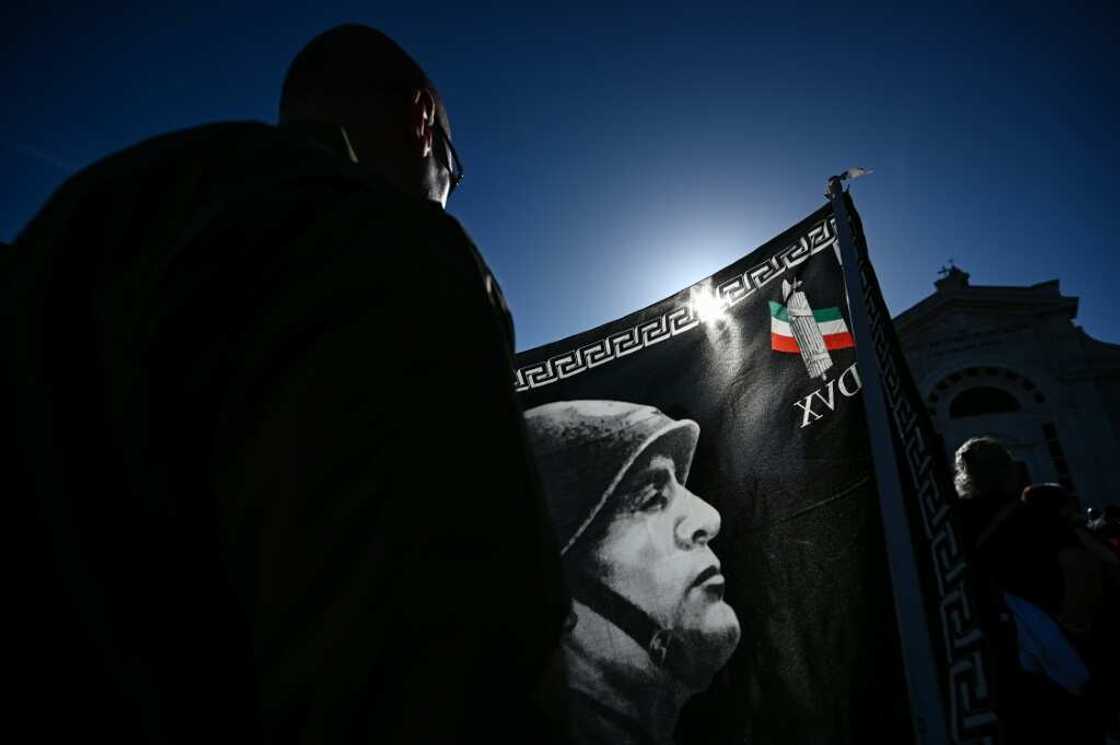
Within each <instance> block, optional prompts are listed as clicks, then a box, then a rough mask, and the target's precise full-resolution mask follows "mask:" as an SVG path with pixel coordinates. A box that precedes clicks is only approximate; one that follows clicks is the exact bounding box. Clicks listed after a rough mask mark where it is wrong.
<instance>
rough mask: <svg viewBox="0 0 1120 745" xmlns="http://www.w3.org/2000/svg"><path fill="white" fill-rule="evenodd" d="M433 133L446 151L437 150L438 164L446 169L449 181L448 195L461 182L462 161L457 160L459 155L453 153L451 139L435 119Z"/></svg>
mask: <svg viewBox="0 0 1120 745" xmlns="http://www.w3.org/2000/svg"><path fill="white" fill-rule="evenodd" d="M433 126H434V128H435V131H436V132H437V133H438V134H439V136H440V139H441V140H443V144H444V145H446V146H447V149H443V148H439V149H438V152H439V155H440V157H439V162H440V163H441V164H442V165H443V167H444V168H446V169H447V174H448V176H449V177H450V179H451V188H450V189H448V192H447V193H448V194H450V193H451V192H453V191H455V187H457V186H458V185H459V182H460V181H462V180H463V161H461V160H459V153H457V152H455V146H454V145H452V144H451V138H450V137H448V136H447V132H446V131H444V129H443V125H442V124H440V123H439V119H438V118H437V119H436V120H435V123H434V125H433Z"/></svg>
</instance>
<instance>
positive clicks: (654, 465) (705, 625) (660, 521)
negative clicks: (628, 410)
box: [590, 454, 739, 689]
mask: <svg viewBox="0 0 1120 745" xmlns="http://www.w3.org/2000/svg"><path fill="white" fill-rule="evenodd" d="M613 500H616V501H615V505H616V506H615V510H614V514H613V515H612V517H611V521H610V523H609V524H608V527H607V530H606V534H605V536H604V537H603V538H602V539H601V540H599V541H598V543H597V545H596V546H595V548H594V549H593V550H592V552H591V556H590V558H591V559H592V561H594V562H595V564H596V565H597V568H598V570H599V572H600V573H601V575H602V576H601V577H600V580H601V581H602V582H604V583H605V584H607V585H608V586H609V587H611V588H612V589H613V590H615V591H616V592H618V593H619V594H621V595H623V596H624V597H626V598H627V599H629V600H630V601H631V602H632V603H634V604H635V605H637V606H638V607H639V608H641V609H642V610H644V611H645V612H646V613H647V614H649V615H650V616H651V617H652V618H653V619H654V620H656V621H657V622H658V623H659V624H660V625H661V626H663V627H665V628H668V629H671V630H672V631H673V632H674V634H676V635H677V637H678V638H679V639H680V641H681V642H683V643H684V646H685V649H686V651H687V652H688V659H689V660H690V667H691V669H690V670H689V671H685V673H686V677H687V678H688V681H687V682H689V683H690V684H692V685H694V686H695V687H696V688H698V689H699V688H704V687H707V685H708V684H709V683H710V681H711V677H712V676H713V675H714V674H715V673H716V672H717V671H718V670H719V669H720V668H721V667H723V665H724V664H725V663H726V662H727V660H728V659H729V658H730V656H731V653H732V652H733V651H734V650H735V645H736V644H737V643H738V641H739V619H738V618H737V617H736V616H735V611H734V610H732V608H731V606H729V605H728V604H727V603H726V602H724V599H723V594H724V579H723V575H722V574H721V573H720V562H719V559H718V558H717V557H716V555H715V553H714V552H713V551H712V549H711V548H710V547H709V545H708V542H709V541H710V540H712V539H713V538H715V536H716V534H717V533H719V528H720V516H719V513H718V512H716V510H715V508H714V507H712V506H711V505H710V504H708V503H707V502H705V501H704V500H703V499H701V498H700V497H698V496H696V495H695V494H693V493H692V492H690V491H689V490H688V489H686V488H685V487H684V486H683V485H682V484H681V483H680V482H679V481H678V480H677V467H676V463H674V461H673V459H672V458H671V457H669V456H667V455H662V454H654V455H646V456H644V457H642V458H641V459H639V461H638V462H637V463H635V464H634V465H633V467H631V468H630V470H629V472H628V473H627V475H626V477H625V478H624V479H623V480H622V482H621V483H620V484H619V485H618V487H617V488H616V492H615V495H614V497H613Z"/></svg>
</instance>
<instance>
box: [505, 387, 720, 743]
mask: <svg viewBox="0 0 1120 745" xmlns="http://www.w3.org/2000/svg"><path fill="white" fill-rule="evenodd" d="M525 417H526V423H527V425H528V431H529V439H530V442H531V444H532V447H533V451H534V453H535V454H536V458H537V463H538V464H539V466H540V470H541V478H542V480H543V482H544V492H545V497H546V500H547V503H548V507H549V511H550V514H551V516H552V520H553V525H554V527H555V528H556V532H557V538H558V541H559V542H560V546H561V554H562V556H563V561H564V569H565V575H566V577H567V579H568V583H569V588H570V590H571V593H572V597H573V606H574V610H573V614H574V615H573V618H572V621H573V623H574V625H572V626H571V628H570V629H569V631H568V633H567V634H566V636H565V637H564V653H565V661H566V664H567V675H568V687H569V689H570V693H571V707H572V717H573V721H572V725H573V728H574V732H575V737H576V742H577V743H600V742H601V743H612V744H614V745H625V744H627V743H668V742H672V738H673V733H674V729H675V727H676V723H677V718H678V716H679V713H680V709H681V707H682V706H683V705H684V703H685V702H686V701H687V700H688V699H689V698H691V697H692V696H693V695H695V694H696V693H697V692H699V691H702V690H704V689H705V688H707V687H708V685H709V684H710V683H711V681H712V677H713V676H714V675H715V673H716V672H717V671H719V670H720V668H722V667H723V666H724V664H726V662H727V661H728V659H729V658H730V656H731V653H732V652H733V651H734V650H735V647H736V645H737V644H738V641H739V633H740V630H739V620H738V617H737V616H736V614H735V611H734V610H733V609H732V608H731V606H729V605H728V604H727V602H726V601H725V600H724V577H723V574H722V571H721V565H720V561H719V558H718V557H717V556H716V555H715V553H714V552H713V550H712V547H711V541H712V540H713V539H714V538H715V537H716V535H718V533H719V529H720V515H719V513H718V512H717V511H716V510H715V508H713V507H712V505H710V504H709V503H708V502H706V501H705V500H704V499H702V498H701V497H699V496H697V495H696V494H694V493H693V492H692V491H690V490H689V489H688V488H687V487H686V486H685V484H686V483H687V481H688V475H689V471H690V469H691V466H692V458H693V454H694V452H695V450H696V443H697V439H698V437H699V435H700V428H699V426H698V425H697V424H696V422H694V421H691V420H689V419H680V420H675V419H672V418H670V417H668V416H666V415H665V414H663V413H662V412H660V411H659V410H657V409H655V408H653V407H651V406H643V405H640V404H634V403H629V402H624V401H601V400H583V401H558V402H554V403H550V404H545V405H543V406H538V407H535V408H532V409H530V410H528V411H527V412H526V414H525Z"/></svg>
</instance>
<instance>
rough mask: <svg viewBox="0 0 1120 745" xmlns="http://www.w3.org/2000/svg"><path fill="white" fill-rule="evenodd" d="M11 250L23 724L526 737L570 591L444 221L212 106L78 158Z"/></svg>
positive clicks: (467, 266)
mask: <svg viewBox="0 0 1120 745" xmlns="http://www.w3.org/2000/svg"><path fill="white" fill-rule="evenodd" d="M0 262H2V263H0V283H2V285H0V290H3V295H2V299H0V332H2V333H3V338H4V339H5V340H6V341H5V347H4V349H5V351H4V355H5V360H4V363H5V364H4V372H3V375H4V384H5V385H4V399H3V406H4V409H5V411H6V412H7V414H6V421H5V433H6V435H7V436H8V437H10V438H11V440H12V442H9V443H8V447H6V448H5V449H4V462H3V465H4V467H5V471H6V473H8V474H10V480H9V483H10V484H11V485H12V486H14V489H13V492H12V493H13V494H15V495H18V497H19V499H18V500H17V501H18V503H19V504H20V505H21V506H22V507H23V508H25V509H26V513H20V515H19V519H13V520H11V522H10V524H12V525H18V526H19V533H20V538H21V540H20V541H19V542H18V543H17V559H18V562H19V564H18V565H19V567H20V572H19V575H20V579H19V582H18V585H16V586H15V589H13V590H12V592H13V596H14V597H17V598H19V600H18V603H17V606H16V608H17V610H16V611H15V613H14V614H13V615H16V616H17V617H18V619H19V621H20V623H19V626H18V630H17V632H16V640H17V645H16V646H17V647H18V648H19V650H20V651H21V652H23V653H25V654H20V655H18V656H19V660H18V662H17V666H16V673H15V677H16V679H17V680H18V681H19V682H18V683H17V685H18V686H19V687H20V689H21V694H22V698H21V699H20V701H21V703H20V704H19V708H21V709H22V711H23V713H24V714H25V715H26V716H28V717H29V718H30V719H32V720H34V726H35V729H34V730H32V731H34V732H36V739H40V740H43V741H60V740H61V736H62V735H63V734H66V733H72V732H75V731H77V732H83V733H105V734H106V736H108V737H110V738H111V739H113V740H115V741H126V742H133V741H151V742H154V741H166V742H210V741H229V742H254V741H259V740H262V739H263V740H269V741H276V742H280V741H284V742H288V741H290V742H359V741H369V740H372V741H376V742H397V741H400V742H426V741H432V742H454V741H456V738H458V737H463V739H464V740H474V739H476V738H477V736H478V734H479V733H485V734H486V735H487V736H488V737H491V738H493V737H497V738H499V740H500V741H505V740H506V737H507V736H508V737H510V738H517V739H519V740H520V741H523V742H531V741H532V742H535V741H539V740H541V739H542V735H541V734H540V733H539V732H537V729H538V728H539V727H541V726H542V724H541V723H542V717H543V716H544V714H543V713H542V711H541V707H540V706H539V702H538V701H536V699H535V698H534V695H533V692H534V690H535V685H536V682H537V679H538V678H539V676H540V674H541V671H542V669H543V667H544V666H545V665H546V662H547V660H548V659H549V656H550V655H554V653H555V650H556V647H557V643H558V638H559V633H560V626H561V623H562V620H563V618H564V615H565V613H566V611H567V602H566V598H565V595H564V591H563V589H562V585H561V574H560V570H559V564H558V556H557V551H556V546H555V543H554V540H553V538H552V535H551V531H550V529H549V527H548V523H547V518H546V516H545V512H544V508H543V504H542V501H541V498H540V492H539V489H538V485H537V482H536V476H535V472H534V469H533V467H532V465H531V460H530V455H529V453H528V451H527V448H526V445H525V439H524V436H523V424H522V417H521V411H520V409H519V407H518V404H517V403H516V401H515V399H514V396H513V391H512V384H511V379H512V373H511V361H510V360H511V346H512V339H511V328H510V326H509V324H508V315H507V314H506V312H505V310H504V304H503V303H502V302H501V295H500V291H498V290H497V286H496V284H495V283H493V278H492V277H491V276H490V274H489V271H488V270H487V268H486V266H485V264H484V262H483V261H482V259H481V257H480V256H479V255H478V252H477V251H476V250H475V248H474V246H473V245H472V243H471V241H470V240H469V239H468V238H467V236H466V235H465V234H464V232H463V231H462V229H461V228H460V227H459V225H458V223H456V222H455V220H453V219H452V218H450V217H448V216H447V215H446V214H444V213H443V211H442V210H440V209H439V208H438V206H436V205H433V204H430V203H427V202H425V201H423V200H419V199H415V198H412V197H409V196H406V195H404V194H401V193H398V192H396V191H395V190H393V189H392V188H390V187H389V186H388V185H386V184H385V183H383V182H381V181H380V180H379V179H378V178H377V177H376V176H374V175H372V174H371V173H369V172H367V171H365V170H364V169H363V168H362V167H361V166H358V165H355V164H352V163H350V162H348V161H346V160H345V159H343V158H342V157H340V156H339V154H338V153H337V152H335V150H334V143H332V142H330V141H329V137H326V138H324V137H323V136H319V135H314V136H311V135H309V134H308V133H307V132H302V131H295V130H291V129H285V128H275V127H271V126H267V125H263V124H254V123H232V124H216V125H210V126H205V127H200V128H197V129H192V130H187V131H184V132H178V133H174V134H170V135H166V136H162V137H158V138H156V139H153V140H150V141H147V142H144V143H141V144H140V145H137V146H135V147H132V148H130V149H128V150H125V151H123V152H121V153H119V154H116V155H113V156H111V157H109V158H107V159H106V160H104V161H102V162H100V163H98V164H96V165H94V166H92V167H90V168H88V169H86V170H85V171H83V172H81V173H79V174H78V175H76V176H75V177H73V178H72V179H70V180H69V181H68V182H67V183H66V184H65V185H64V186H63V187H62V188H61V189H60V190H59V191H58V192H57V193H56V194H55V195H54V196H53V197H52V198H51V200H50V201H49V202H48V204H47V205H46V206H45V207H44V208H43V210H42V211H41V212H40V213H39V214H38V215H37V216H36V217H35V218H34V219H33V220H32V221H31V223H30V224H29V225H28V226H27V228H26V229H25V230H24V231H23V232H22V233H21V235H20V236H19V237H18V239H17V240H16V242H15V244H14V246H13V247H12V248H11V249H9V250H6V251H5V252H4V254H3V255H2V256H0ZM9 607H12V606H11V604H10V603H9ZM511 741H512V740H511Z"/></svg>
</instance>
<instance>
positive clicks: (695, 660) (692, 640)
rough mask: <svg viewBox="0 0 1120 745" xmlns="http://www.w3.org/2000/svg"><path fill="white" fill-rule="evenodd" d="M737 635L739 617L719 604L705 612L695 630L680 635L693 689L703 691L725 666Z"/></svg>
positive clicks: (737, 642) (725, 606)
mask: <svg viewBox="0 0 1120 745" xmlns="http://www.w3.org/2000/svg"><path fill="white" fill-rule="evenodd" d="M739 634H740V630H739V618H738V617H737V616H736V615H735V611H734V610H733V609H732V608H731V606H730V605H728V604H727V603H724V602H722V601H721V602H719V603H715V604H713V605H712V606H711V607H710V608H708V609H707V610H706V612H705V613H704V617H703V620H702V623H701V625H700V627H699V628H696V629H693V630H692V631H691V632H690V633H686V634H685V635H684V636H685V643H686V644H687V645H688V647H689V651H690V654H689V657H690V658H691V662H692V665H691V667H692V670H691V671H690V675H688V678H689V683H690V684H691V686H692V687H693V689H694V690H696V691H701V690H703V689H705V688H707V687H708V685H709V684H710V683H711V682H712V678H713V677H714V676H715V674H716V673H718V672H719V671H720V669H722V668H723V666H724V665H726V664H727V661H728V660H730V659H731V655H732V654H733V653H734V652H735V648H736V647H737V646H738V645H739Z"/></svg>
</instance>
